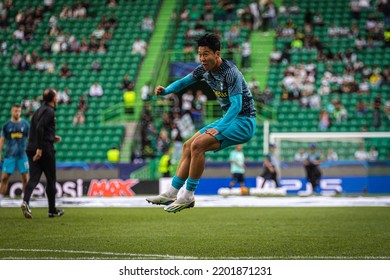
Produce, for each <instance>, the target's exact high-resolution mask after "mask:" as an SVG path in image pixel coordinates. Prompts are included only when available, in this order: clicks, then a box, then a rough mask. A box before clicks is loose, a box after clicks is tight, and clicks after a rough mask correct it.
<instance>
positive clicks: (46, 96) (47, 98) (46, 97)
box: [42, 88, 56, 103]
mask: <svg viewBox="0 0 390 280" xmlns="http://www.w3.org/2000/svg"><path fill="white" fill-rule="evenodd" d="M55 95H56V92H55V90H54V89H52V88H47V89H45V91H44V92H43V94H42V100H43V101H44V102H46V103H47V102H52V101H53V99H54V96H55Z"/></svg>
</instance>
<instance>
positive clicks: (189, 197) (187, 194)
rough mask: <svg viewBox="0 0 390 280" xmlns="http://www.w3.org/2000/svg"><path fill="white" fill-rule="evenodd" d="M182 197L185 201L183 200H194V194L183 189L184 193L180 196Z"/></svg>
mask: <svg viewBox="0 0 390 280" xmlns="http://www.w3.org/2000/svg"><path fill="white" fill-rule="evenodd" d="M182 197H183V198H184V199H185V200H193V199H194V192H192V191H189V190H187V189H184V192H183V194H182Z"/></svg>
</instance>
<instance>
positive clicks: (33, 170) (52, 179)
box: [23, 150, 57, 213]
mask: <svg viewBox="0 0 390 280" xmlns="http://www.w3.org/2000/svg"><path fill="white" fill-rule="evenodd" d="M34 155H35V152H33V151H27V157H28V163H29V165H30V179H29V180H28V183H27V186H26V192H25V193H24V198H23V200H24V201H26V202H27V203H29V202H30V198H31V195H32V193H33V191H34V189H35V187H36V186H37V185H38V183H39V181H40V179H41V176H42V172H43V173H44V174H45V176H46V196H47V200H48V202H49V212H50V213H54V212H55V210H56V179H57V177H56V159H55V151H54V150H53V151H46V150H44V151H42V157H41V158H40V159H39V160H37V161H33V157H34Z"/></svg>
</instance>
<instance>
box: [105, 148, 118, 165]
mask: <svg viewBox="0 0 390 280" xmlns="http://www.w3.org/2000/svg"><path fill="white" fill-rule="evenodd" d="M119 154H120V152H119V150H118V148H117V147H112V148H111V149H109V150H108V151H107V159H108V161H109V162H111V163H117V162H119Z"/></svg>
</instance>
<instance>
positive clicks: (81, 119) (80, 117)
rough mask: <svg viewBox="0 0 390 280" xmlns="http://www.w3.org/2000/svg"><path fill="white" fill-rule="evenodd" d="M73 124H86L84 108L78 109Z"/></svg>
mask: <svg viewBox="0 0 390 280" xmlns="http://www.w3.org/2000/svg"><path fill="white" fill-rule="evenodd" d="M72 123H73V125H78V124H85V113H84V111H83V110H77V113H76V114H75V115H74V117H73V122H72Z"/></svg>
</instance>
